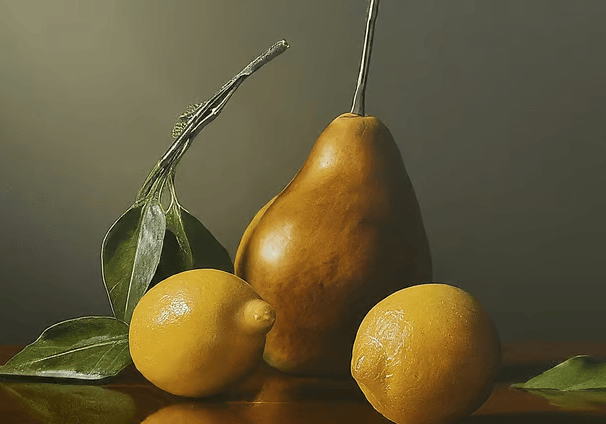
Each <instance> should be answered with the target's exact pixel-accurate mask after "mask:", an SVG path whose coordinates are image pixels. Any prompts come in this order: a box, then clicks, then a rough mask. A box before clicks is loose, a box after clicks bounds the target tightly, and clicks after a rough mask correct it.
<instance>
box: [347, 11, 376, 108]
mask: <svg viewBox="0 0 606 424" xmlns="http://www.w3.org/2000/svg"><path fill="white" fill-rule="evenodd" d="M378 13H379V0H370V6H369V8H368V17H367V18H366V35H365V36H364V49H363V50H362V60H361V62H360V73H359V74H358V84H357V86H356V92H355V94H354V98H353V105H352V106H351V113H354V114H356V115H361V116H364V95H365V93H366V80H367V78H368V68H369V66H370V53H371V51H372V40H373V38H374V33H375V22H376V20H377V14H378Z"/></svg>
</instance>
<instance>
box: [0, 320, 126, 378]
mask: <svg viewBox="0 0 606 424" xmlns="http://www.w3.org/2000/svg"><path fill="white" fill-rule="evenodd" d="M130 363H131V359H130V354H129V351H128V325H126V324H125V323H124V322H122V321H119V320H117V319H115V318H112V317H82V318H76V319H72V320H68V321H63V322H60V323H57V324H54V325H52V326H50V327H49V328H47V329H46V330H44V331H43V332H42V334H41V335H40V337H38V339H37V340H35V341H34V342H33V343H31V344H30V345H28V346H26V347H25V348H23V350H21V351H20V352H19V353H17V354H16V355H15V356H13V357H12V358H11V359H9V361H8V362H7V363H6V364H5V365H2V366H0V375H17V376H33V377H56V378H76V379H84V380H100V379H103V378H107V377H113V376H115V375H117V374H118V373H119V372H120V371H121V370H122V369H123V368H124V367H126V366H127V365H128V364H130Z"/></svg>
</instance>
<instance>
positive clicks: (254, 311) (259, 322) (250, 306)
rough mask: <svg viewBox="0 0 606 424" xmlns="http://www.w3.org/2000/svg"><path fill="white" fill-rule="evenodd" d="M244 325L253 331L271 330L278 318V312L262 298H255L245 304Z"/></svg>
mask: <svg viewBox="0 0 606 424" xmlns="http://www.w3.org/2000/svg"><path fill="white" fill-rule="evenodd" d="M243 315H244V327H245V328H246V329H247V330H250V331H252V332H261V331H262V332H265V333H267V332H268V331H269V330H271V327H272V326H273V325H274V321H275V320H276V312H275V311H274V309H273V308H272V307H271V306H270V305H269V303H267V302H265V301H264V300H261V299H253V300H249V301H248V302H246V304H245V305H244V314H243Z"/></svg>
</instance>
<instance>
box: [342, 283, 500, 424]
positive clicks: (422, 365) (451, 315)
mask: <svg viewBox="0 0 606 424" xmlns="http://www.w3.org/2000/svg"><path fill="white" fill-rule="evenodd" d="M500 363H501V345H500V341H499V336H498V334H497V331H496V328H495V326H494V324H493V322H492V320H491V318H490V316H489V315H488V313H487V312H486V310H485V309H484V308H483V307H482V306H481V305H480V303H479V302H478V301H477V300H476V299H475V298H474V297H473V296H471V295H470V294H469V293H467V292H465V291H463V290H461V289H459V288H456V287H453V286H450V285H447V284H421V285H417V286H412V287H408V288H405V289H402V290H400V291H398V292H395V293H393V294H392V295H390V296H388V297H386V298H385V299H383V300H382V301H380V302H379V303H377V304H376V305H375V306H374V307H373V308H372V309H371V310H370V312H368V314H367V315H366V316H365V317H364V319H363V321H362V323H361V325H360V327H359V329H358V332H357V335H356V339H355V342H354V347H353V354H352V361H351V374H352V376H353V378H354V379H355V380H356V382H357V383H358V385H359V386H360V389H362V391H363V392H364V395H365V396H366V398H367V399H368V401H369V402H370V403H371V405H372V406H373V407H374V408H375V409H376V410H377V411H379V412H380V413H381V414H383V415H384V416H385V417H386V418H388V419H390V420H391V421H394V422H396V423H398V424H446V423H451V422H454V421H456V420H458V419H460V418H462V417H465V416H467V415H469V414H471V413H473V411H475V410H476V409H477V408H479V407H480V405H481V404H482V403H484V401H485V400H486V399H487V398H488V396H489V395H490V393H491V391H492V387H493V384H494V378H495V376H496V373H497V371H498V368H499V366H500Z"/></svg>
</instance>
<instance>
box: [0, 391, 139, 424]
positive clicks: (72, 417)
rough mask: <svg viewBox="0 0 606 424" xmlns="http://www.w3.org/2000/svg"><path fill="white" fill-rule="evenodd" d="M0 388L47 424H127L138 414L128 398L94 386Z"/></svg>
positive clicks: (33, 416) (31, 414)
mask: <svg viewBox="0 0 606 424" xmlns="http://www.w3.org/2000/svg"><path fill="white" fill-rule="evenodd" d="M0 388H1V389H2V390H3V391H4V392H5V396H10V397H12V398H13V399H15V400H16V401H17V402H18V403H19V404H20V405H21V406H22V409H23V410H24V411H25V412H27V413H28V414H29V415H30V416H31V417H32V418H37V419H39V420H40V421H42V422H44V423H46V424H76V423H77V424H127V423H132V422H134V419H135V416H136V413H137V408H136V405H135V402H134V401H133V399H132V398H131V397H130V396H129V395H127V394H124V393H120V392H116V391H114V390H109V389H104V388H102V387H97V386H89V385H66V384H52V383H12V382H11V383H8V382H7V383H3V384H0Z"/></svg>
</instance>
